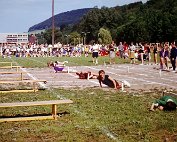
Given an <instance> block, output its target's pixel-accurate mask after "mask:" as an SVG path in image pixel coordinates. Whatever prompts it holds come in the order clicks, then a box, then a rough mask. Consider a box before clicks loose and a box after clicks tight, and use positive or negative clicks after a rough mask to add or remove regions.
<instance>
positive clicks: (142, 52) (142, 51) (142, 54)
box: [139, 43, 144, 65]
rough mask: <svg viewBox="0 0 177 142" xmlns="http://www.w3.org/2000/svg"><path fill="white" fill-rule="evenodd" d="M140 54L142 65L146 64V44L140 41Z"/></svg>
mask: <svg viewBox="0 0 177 142" xmlns="http://www.w3.org/2000/svg"><path fill="white" fill-rule="evenodd" d="M139 53H140V56H141V65H143V64H144V46H143V45H142V43H140V50H139Z"/></svg>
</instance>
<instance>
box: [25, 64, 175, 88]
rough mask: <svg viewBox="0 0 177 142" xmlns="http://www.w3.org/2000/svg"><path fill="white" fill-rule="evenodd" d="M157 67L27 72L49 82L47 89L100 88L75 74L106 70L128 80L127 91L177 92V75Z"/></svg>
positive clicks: (119, 66)
mask: <svg viewBox="0 0 177 142" xmlns="http://www.w3.org/2000/svg"><path fill="white" fill-rule="evenodd" d="M157 68H158V66H156V65H130V64H124V65H108V66H73V67H70V70H71V72H70V73H66V72H59V73H55V72H54V70H53V69H52V68H43V69H40V68H35V69H32V68H31V69H30V68H29V69H27V71H28V72H29V73H30V74H31V75H33V76H34V77H35V78H37V79H40V80H47V84H46V86H47V87H49V88H50V87H53V88H58V87H63V88H69V87H79V88H85V87H99V83H98V80H97V79H90V80H81V79H78V76H77V75H76V74H75V72H76V71H77V72H81V71H82V72H85V71H91V72H93V73H98V71H99V70H101V69H103V70H105V72H106V74H108V75H110V76H111V77H112V78H114V79H116V80H118V81H119V82H120V81H123V80H126V81H128V82H129V83H130V84H131V87H130V88H126V90H127V91H140V90H142V91H143V90H145V91H150V90H152V89H158V90H161V89H167V90H177V73H174V72H172V71H170V72H166V71H162V72H161V73H160V71H159V70H158V69H157Z"/></svg>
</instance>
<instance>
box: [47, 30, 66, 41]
mask: <svg viewBox="0 0 177 142" xmlns="http://www.w3.org/2000/svg"><path fill="white" fill-rule="evenodd" d="M54 33H55V34H54V39H55V41H54V43H58V42H60V43H63V41H64V36H63V34H62V32H61V31H60V30H59V29H55V30H54ZM44 38H45V40H46V41H47V44H52V29H48V30H47V31H45V32H44Z"/></svg>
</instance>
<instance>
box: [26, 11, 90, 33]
mask: <svg viewBox="0 0 177 142" xmlns="http://www.w3.org/2000/svg"><path fill="white" fill-rule="evenodd" d="M90 10H91V8H84V9H77V10H72V11H67V12H64V13H60V14H57V15H55V26H56V27H60V26H64V25H70V24H72V25H74V24H76V23H78V22H79V21H80V19H81V18H82V17H83V16H84V15H85V14H87V13H88V12H89V11H90ZM51 25H52V17H51V18H49V19H47V20H45V21H43V22H41V23H39V24H36V25H34V26H32V27H30V28H29V32H31V31H34V30H42V29H48V28H50V27H51Z"/></svg>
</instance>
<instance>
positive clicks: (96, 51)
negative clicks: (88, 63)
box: [92, 44, 99, 65]
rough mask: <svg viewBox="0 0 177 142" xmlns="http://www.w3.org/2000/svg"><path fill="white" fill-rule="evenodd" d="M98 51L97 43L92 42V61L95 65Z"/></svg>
mask: <svg viewBox="0 0 177 142" xmlns="http://www.w3.org/2000/svg"><path fill="white" fill-rule="evenodd" d="M98 52H99V45H98V44H94V45H93V47H92V58H93V63H94V64H95V65H97V64H98Z"/></svg>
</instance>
